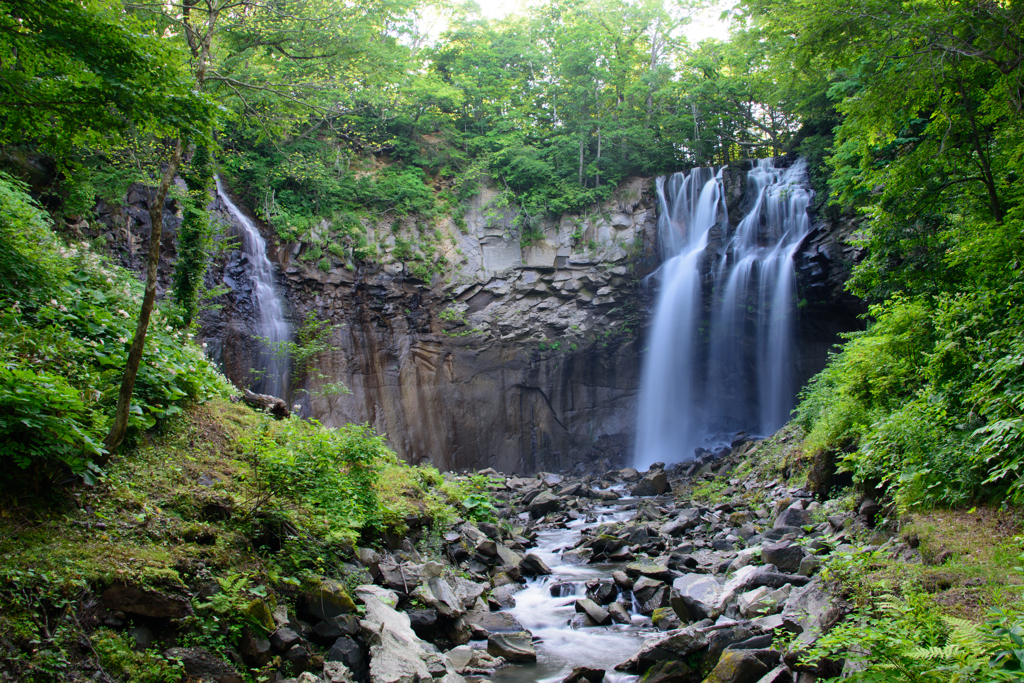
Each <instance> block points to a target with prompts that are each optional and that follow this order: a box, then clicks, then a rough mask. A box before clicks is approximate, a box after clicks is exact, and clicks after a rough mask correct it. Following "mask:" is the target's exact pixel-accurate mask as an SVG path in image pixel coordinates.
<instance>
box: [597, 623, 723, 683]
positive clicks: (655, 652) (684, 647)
mask: <svg viewBox="0 0 1024 683" xmlns="http://www.w3.org/2000/svg"><path fill="white" fill-rule="evenodd" d="M707 646H708V639H707V636H705V635H704V632H703V631H700V630H698V629H696V628H694V627H692V626H688V627H686V628H681V629H678V630H675V631H668V632H666V633H664V634H662V635H657V636H654V637H651V638H648V639H647V640H645V641H644V644H643V645H641V646H640V651H639V652H637V653H636V655H635V657H633V659H632V660H630V662H635V663H634V664H633V666H634V667H635V669H636V670H637V671H638V672H640V673H643V672H645V671H647V670H648V669H649V668H651V667H652V666H654V665H655V664H657V663H658V662H663V661H666V660H680V659H685V658H686V657H688V656H689V655H692V654H693V653H695V652H698V651H700V650H703V649H704V648H706V647H707ZM624 664H625V665H626V666H629V662H627V663H624ZM622 666H624V665H623V664H620V665H619V666H618V667H616V668H619V667H622Z"/></svg>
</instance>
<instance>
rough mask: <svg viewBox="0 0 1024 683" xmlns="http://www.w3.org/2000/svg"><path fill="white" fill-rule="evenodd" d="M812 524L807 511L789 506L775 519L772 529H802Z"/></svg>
mask: <svg viewBox="0 0 1024 683" xmlns="http://www.w3.org/2000/svg"><path fill="white" fill-rule="evenodd" d="M812 523H813V520H812V519H811V513H810V512H807V510H804V509H803V508H800V507H797V506H796V505H790V506H789V507H788V508H786V509H785V510H783V511H782V512H780V513H779V516H778V517H776V518H775V522H774V523H773V524H772V528H773V529H781V528H783V527H803V526H806V525H808V524H812Z"/></svg>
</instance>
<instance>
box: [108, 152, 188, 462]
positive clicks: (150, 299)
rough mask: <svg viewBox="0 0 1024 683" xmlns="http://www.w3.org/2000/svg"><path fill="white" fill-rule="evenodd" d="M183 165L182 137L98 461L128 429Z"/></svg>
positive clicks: (155, 214)
mask: <svg viewBox="0 0 1024 683" xmlns="http://www.w3.org/2000/svg"><path fill="white" fill-rule="evenodd" d="M180 165H181V140H180V139H179V140H175V141H174V148H173V150H172V151H171V158H170V160H169V161H168V162H167V169H166V170H165V171H164V174H163V177H162V178H161V179H160V185H159V187H157V191H156V197H154V199H153V201H152V202H151V203H150V205H149V220H150V224H151V226H152V229H151V231H150V235H149V259H148V261H147V264H146V293H145V295H144V296H143V297H142V311H141V312H140V313H139V321H138V324H137V325H136V327H135V336H134V337H133V338H132V347H131V349H130V350H129V351H128V362H127V364H126V365H125V368H124V375H123V377H122V378H121V390H120V392H118V395H117V409H116V410H115V411H114V424H113V425H112V426H111V428H110V431H109V432H108V433H107V436H106V438H105V439H104V440H103V447H104V448H105V449H106V451H107V453H106V455H104V456H102V457H100V458H97V464H99V465H100V466H102V465H105V464H106V463H107V461H108V460H110V456H111V454H113V452H114V451H115V450H116V449H117V447H118V446H120V445H121V441H122V440H123V439H124V435H125V432H126V431H127V430H128V410H129V408H131V403H132V392H133V391H134V390H135V378H136V376H137V375H138V374H139V365H140V364H141V363H142V350H143V347H144V346H145V344H146V330H147V329H149V319H150V316H151V315H152V314H153V305H154V303H156V278H157V267H158V266H159V265H160V238H161V233H162V232H163V226H164V201H165V200H166V199H167V191H168V190H169V189H170V187H171V183H172V182H174V176H175V175H177V173H178V167H179V166H180Z"/></svg>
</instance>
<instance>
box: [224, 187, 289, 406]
mask: <svg viewBox="0 0 1024 683" xmlns="http://www.w3.org/2000/svg"><path fill="white" fill-rule="evenodd" d="M216 180H217V196H218V197H220V200H221V202H223V204H224V208H226V209H227V211H228V213H229V214H231V217H232V218H233V219H234V220H235V221H236V222H237V223H238V225H239V227H241V229H242V230H241V236H242V243H241V245H240V246H241V251H242V260H243V262H244V263H245V267H246V271H247V272H248V273H249V277H250V280H251V282H252V296H253V301H252V303H253V307H254V308H255V309H256V312H257V314H258V315H259V328H258V329H257V330H256V333H257V334H258V335H259V336H260V337H262V338H263V344H262V348H261V350H260V357H259V361H258V364H257V366H256V367H255V368H253V369H254V370H256V371H257V373H256V376H255V379H254V380H253V382H252V389H253V390H254V391H257V392H259V393H263V394H270V395H271V396H279V397H283V395H284V392H285V390H286V389H287V387H288V379H287V375H288V362H287V359H286V357H285V355H284V353H283V351H284V349H283V348H282V342H286V341H288V340H289V338H290V337H291V328H290V327H289V325H288V322H287V321H286V320H285V317H284V307H283V306H282V304H281V298H280V297H279V296H278V295H277V289H276V288H275V287H274V267H273V265H272V264H271V263H270V259H268V258H267V241H266V240H265V239H263V235H261V234H260V231H259V230H257V229H256V226H255V225H253V222H252V221H251V220H249V218H248V217H247V216H246V215H245V214H244V213H242V212H241V211H239V210H238V207H237V206H235V204H234V202H232V201H231V198H230V197H228V193H227V192H225V191H224V185H223V183H221V180H220V178H217V179H216Z"/></svg>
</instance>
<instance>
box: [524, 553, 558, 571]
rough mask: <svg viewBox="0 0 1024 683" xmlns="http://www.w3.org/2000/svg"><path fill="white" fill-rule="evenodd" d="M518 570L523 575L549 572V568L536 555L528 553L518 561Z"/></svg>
mask: <svg viewBox="0 0 1024 683" xmlns="http://www.w3.org/2000/svg"><path fill="white" fill-rule="evenodd" d="M519 571H520V572H521V573H522V575H523V576H547V575H548V574H550V573H551V568H550V567H548V566H547V564H545V563H544V560H542V559H541V558H540V557H539V556H538V555H535V554H534V553H529V554H528V555H527V556H526V557H524V558H523V561H522V562H520V563H519Z"/></svg>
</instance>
